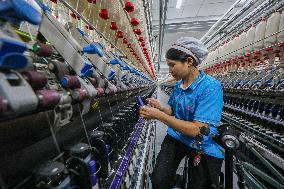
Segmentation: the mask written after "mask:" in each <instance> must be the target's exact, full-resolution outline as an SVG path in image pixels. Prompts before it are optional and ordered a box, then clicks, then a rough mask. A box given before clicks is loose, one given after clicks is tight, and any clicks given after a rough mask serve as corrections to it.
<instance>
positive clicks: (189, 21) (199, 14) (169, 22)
mask: <svg viewBox="0 0 284 189" xmlns="http://www.w3.org/2000/svg"><path fill="white" fill-rule="evenodd" d="M235 1H236V0H182V4H181V7H180V8H179V9H178V8H176V5H177V0H168V4H167V12H166V20H165V34H164V39H163V47H162V56H161V62H160V74H162V75H163V74H167V72H168V67H167V65H166V63H165V52H166V50H167V49H168V48H169V47H170V45H171V44H172V43H173V42H174V41H176V40H177V39H178V38H180V37H184V36H190V37H195V38H198V39H200V38H201V37H202V36H203V35H204V34H205V33H206V32H207V31H208V30H209V29H210V28H211V26H212V25H213V24H214V23H215V22H216V21H217V20H219V19H220V18H221V17H222V15H223V14H224V13H225V12H226V11H227V10H228V9H229V8H230V7H231V6H232V5H233V4H234V3H235ZM159 2H160V0H153V6H152V15H153V22H152V23H153V31H154V36H158V35H159V20H160V17H159V12H160V6H159ZM244 2H245V0H242V3H244ZM238 6H241V3H239V4H238ZM235 11H236V10H235ZM233 13H234V12H230V14H233ZM221 24H222V23H221ZM156 39H157V41H156V42H157V44H158V39H159V37H157V38H156Z"/></svg>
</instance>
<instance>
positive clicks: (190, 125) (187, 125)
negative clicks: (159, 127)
mask: <svg viewBox="0 0 284 189" xmlns="http://www.w3.org/2000/svg"><path fill="white" fill-rule="evenodd" d="M140 115H141V116H142V117H144V118H146V119H157V120H160V121H162V122H163V123H165V124H166V125H168V126H169V127H172V128H173V129H175V130H177V131H179V132H181V133H183V134H185V135H187V136H191V137H195V136H197V135H198V134H199V133H200V128H201V127H203V126H205V127H208V124H206V123H202V122H199V121H192V122H190V121H183V120H180V119H177V118H175V117H174V116H170V115H168V114H167V113H165V112H162V111H160V110H158V109H157V108H153V107H149V106H144V107H141V108H140Z"/></svg>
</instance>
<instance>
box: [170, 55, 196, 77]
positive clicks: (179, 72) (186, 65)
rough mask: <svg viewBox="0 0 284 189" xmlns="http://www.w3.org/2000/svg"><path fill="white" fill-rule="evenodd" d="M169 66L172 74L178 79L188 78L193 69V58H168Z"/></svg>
mask: <svg viewBox="0 0 284 189" xmlns="http://www.w3.org/2000/svg"><path fill="white" fill-rule="evenodd" d="M166 61H167V64H168V66H169V72H170V74H171V75H172V76H173V77H174V78H175V79H176V80H181V79H184V78H186V77H187V76H188V75H189V74H190V73H191V71H192V67H193V66H192V59H191V58H188V60H187V61H186V62H181V61H177V60H170V59H166Z"/></svg>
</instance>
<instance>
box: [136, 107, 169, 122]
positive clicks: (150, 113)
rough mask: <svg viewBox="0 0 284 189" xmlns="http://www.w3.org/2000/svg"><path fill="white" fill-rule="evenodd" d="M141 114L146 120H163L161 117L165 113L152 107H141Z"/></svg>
mask: <svg viewBox="0 0 284 189" xmlns="http://www.w3.org/2000/svg"><path fill="white" fill-rule="evenodd" d="M139 114H140V116H141V117H143V118H145V119H161V117H162V116H163V115H164V114H165V113H164V112H162V111H160V110H158V109H157V108H153V107H150V106H141V107H140V109H139Z"/></svg>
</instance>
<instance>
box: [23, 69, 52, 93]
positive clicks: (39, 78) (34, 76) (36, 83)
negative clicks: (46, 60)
mask: <svg viewBox="0 0 284 189" xmlns="http://www.w3.org/2000/svg"><path fill="white" fill-rule="evenodd" d="M22 74H23V76H24V77H25V79H26V80H27V81H28V82H29V84H30V85H31V86H32V88H34V89H41V88H43V87H44V86H45V85H46V84H47V77H46V76H45V74H43V73H41V72H35V71H25V72H23V73H22Z"/></svg>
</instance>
